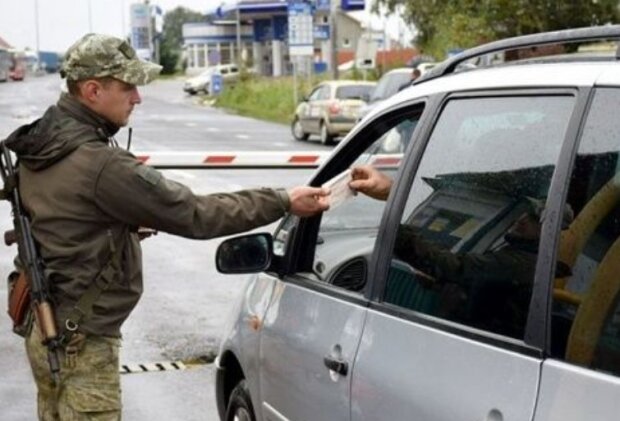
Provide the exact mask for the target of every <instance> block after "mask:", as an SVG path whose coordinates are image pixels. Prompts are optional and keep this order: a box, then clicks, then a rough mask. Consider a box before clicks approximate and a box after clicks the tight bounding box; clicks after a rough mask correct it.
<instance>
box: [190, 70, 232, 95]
mask: <svg viewBox="0 0 620 421" xmlns="http://www.w3.org/2000/svg"><path fill="white" fill-rule="evenodd" d="M214 74H219V75H222V78H223V80H224V83H227V82H229V83H230V82H235V81H236V80H237V79H238V78H239V67H237V65H236V64H218V65H216V66H211V67H208V68H207V69H206V70H205V71H204V72H202V73H200V74H199V75H198V76H194V77H191V78H189V79H187V80H186V81H185V83H184V84H183V90H184V91H185V92H187V93H188V94H190V95H195V94H197V93H199V92H204V93H205V94H207V95H208V94H209V92H210V89H209V86H210V85H211V77H212V76H213V75H214Z"/></svg>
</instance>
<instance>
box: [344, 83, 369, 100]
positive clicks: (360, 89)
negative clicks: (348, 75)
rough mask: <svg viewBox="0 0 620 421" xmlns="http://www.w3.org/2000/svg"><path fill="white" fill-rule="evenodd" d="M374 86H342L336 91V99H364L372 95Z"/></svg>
mask: <svg viewBox="0 0 620 421" xmlns="http://www.w3.org/2000/svg"><path fill="white" fill-rule="evenodd" d="M372 88H373V86H372V85H349V86H341V87H339V88H338V89H336V98H338V99H363V98H364V97H366V96H367V95H370V91H372Z"/></svg>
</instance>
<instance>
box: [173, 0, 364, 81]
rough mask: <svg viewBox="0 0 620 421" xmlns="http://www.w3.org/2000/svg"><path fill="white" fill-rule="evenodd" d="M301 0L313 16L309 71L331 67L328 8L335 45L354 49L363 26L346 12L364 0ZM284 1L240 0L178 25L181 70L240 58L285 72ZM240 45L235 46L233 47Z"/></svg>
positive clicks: (266, 70) (269, 72) (257, 67)
mask: <svg viewBox="0 0 620 421" xmlns="http://www.w3.org/2000/svg"><path fill="white" fill-rule="evenodd" d="M331 2H336V3H335V4H334V3H330V0H309V1H308V0H307V1H306V2H305V3H311V10H312V21H313V54H312V55H311V56H309V59H310V60H311V61H312V62H313V70H312V71H315V72H321V71H325V70H328V69H330V68H331V63H330V61H331V60H330V57H331V41H330V12H331V13H334V16H335V19H336V27H337V31H336V38H337V40H336V43H337V46H338V47H337V48H338V51H353V52H355V51H356V48H357V42H358V40H359V39H360V38H361V37H362V35H363V33H364V29H363V28H362V25H361V22H359V21H358V20H356V19H355V18H354V17H352V16H351V15H350V14H349V12H352V11H356V10H363V9H364V6H365V4H364V0H331ZM289 3H292V1H291V0H288V1H287V0H240V1H238V2H237V3H236V4H235V5H232V6H229V7H227V8H225V9H224V8H222V7H220V8H217V9H215V10H213V11H212V12H211V13H208V16H207V21H206V22H199V23H187V24H185V25H183V43H184V48H185V58H186V60H187V73H188V74H196V73H199V72H200V71H202V70H203V69H204V68H205V67H207V66H209V65H214V64H229V63H239V62H240V61H241V62H243V63H245V64H246V65H247V66H248V67H250V68H252V69H253V70H254V71H255V72H256V73H257V74H261V75H266V76H282V75H286V74H290V73H291V71H292V68H291V55H290V54H289V30H288V21H289ZM296 3H299V1H297V2H296ZM239 47H240V48H239Z"/></svg>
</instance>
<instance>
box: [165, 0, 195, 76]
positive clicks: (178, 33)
mask: <svg viewBox="0 0 620 421" xmlns="http://www.w3.org/2000/svg"><path fill="white" fill-rule="evenodd" d="M204 19H205V17H204V15H203V14H201V13H198V12H195V11H193V10H190V9H187V8H185V7H177V8H176V9H173V10H171V11H169V12H168V13H166V14H165V15H164V27H163V31H162V38H161V45H160V50H159V53H160V62H161V65H162V66H163V69H162V73H163V74H171V73H174V72H175V71H176V70H177V69H178V65H179V58H180V57H181V51H182V46H183V24H184V23H191V22H202V21H204Z"/></svg>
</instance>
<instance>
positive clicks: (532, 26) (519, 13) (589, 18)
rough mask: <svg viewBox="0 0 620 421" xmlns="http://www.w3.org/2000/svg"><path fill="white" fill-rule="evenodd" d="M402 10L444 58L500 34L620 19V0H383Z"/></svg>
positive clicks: (380, 0)
mask: <svg viewBox="0 0 620 421" xmlns="http://www.w3.org/2000/svg"><path fill="white" fill-rule="evenodd" d="M379 6H386V7H387V9H388V10H389V11H391V12H395V11H397V10H400V11H402V12H403V18H404V19H405V21H407V22H408V23H410V24H412V25H413V26H415V28H416V29H417V31H418V34H417V37H416V39H415V42H416V44H417V45H418V47H420V48H421V49H422V50H423V51H424V52H425V53H427V54H430V55H433V56H435V57H437V58H438V59H443V58H444V57H445V54H446V52H447V51H449V50H450V49H451V48H457V47H459V48H469V47H473V46H475V45H479V44H481V43H483V42H488V41H493V40H496V39H501V38H506V37H511V36H518V35H525V34H531V33H536V32H544V31H553V30H559V29H567V28H579V27H584V26H591V25H601V24H605V23H614V22H618V21H619V9H618V0H582V1H575V0H519V1H515V0H377V2H376V4H375V7H376V8H378V7H379Z"/></svg>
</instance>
